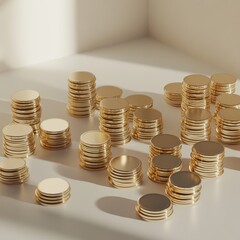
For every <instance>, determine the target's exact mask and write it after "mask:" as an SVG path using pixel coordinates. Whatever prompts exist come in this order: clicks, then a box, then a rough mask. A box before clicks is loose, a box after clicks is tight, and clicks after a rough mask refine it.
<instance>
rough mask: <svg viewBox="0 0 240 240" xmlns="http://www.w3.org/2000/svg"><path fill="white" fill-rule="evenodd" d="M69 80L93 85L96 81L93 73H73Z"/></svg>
mask: <svg viewBox="0 0 240 240" xmlns="http://www.w3.org/2000/svg"><path fill="white" fill-rule="evenodd" d="M69 80H70V81H71V82H77V83H91V82H93V81H95V80H96V77H95V75H94V74H92V73H91V72H87V71H80V72H73V73H71V74H70V76H69Z"/></svg>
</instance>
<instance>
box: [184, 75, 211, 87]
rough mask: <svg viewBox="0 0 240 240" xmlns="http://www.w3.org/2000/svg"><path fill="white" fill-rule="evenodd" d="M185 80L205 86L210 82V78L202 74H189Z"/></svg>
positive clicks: (187, 82)
mask: <svg viewBox="0 0 240 240" xmlns="http://www.w3.org/2000/svg"><path fill="white" fill-rule="evenodd" d="M183 81H184V82H185V83H186V84H188V85H192V86H204V85H209V84H210V79H209V78H208V77H207V76H204V75H201V74H192V75H188V76H186V77H185V78H184V79H183Z"/></svg>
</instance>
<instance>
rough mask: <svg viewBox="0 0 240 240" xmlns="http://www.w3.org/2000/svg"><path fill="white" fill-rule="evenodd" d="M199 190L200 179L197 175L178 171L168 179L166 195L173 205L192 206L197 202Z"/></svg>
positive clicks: (200, 186)
mask: <svg viewBox="0 0 240 240" xmlns="http://www.w3.org/2000/svg"><path fill="white" fill-rule="evenodd" d="M201 188H202V185H201V178H200V176H199V175H198V174H197V173H194V172H189V171H179V172H175V173H173V174H172V175H171V176H170V177H169V180H168V183H167V186H166V193H167V195H168V196H169V198H170V199H171V200H172V202H173V203H176V204H183V205H185V204H193V203H195V202H197V201H198V200H199V198H200V193H201Z"/></svg>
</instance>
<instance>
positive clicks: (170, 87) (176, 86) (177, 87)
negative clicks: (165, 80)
mask: <svg viewBox="0 0 240 240" xmlns="http://www.w3.org/2000/svg"><path fill="white" fill-rule="evenodd" d="M164 91H165V92H166V93H167V94H172V95H179V94H180V95H181V94H182V83H180V82H173V83H169V84H167V85H165V86H164Z"/></svg>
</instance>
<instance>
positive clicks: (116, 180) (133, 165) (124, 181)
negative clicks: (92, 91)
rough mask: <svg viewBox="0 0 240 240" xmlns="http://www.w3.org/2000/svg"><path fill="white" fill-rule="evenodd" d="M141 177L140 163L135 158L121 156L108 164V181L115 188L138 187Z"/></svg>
mask: <svg viewBox="0 0 240 240" xmlns="http://www.w3.org/2000/svg"><path fill="white" fill-rule="evenodd" d="M142 177H143V173H142V162H141V160H140V159H138V158H136V157H132V156H127V155H121V156H118V157H115V158H113V159H111V160H110V162H109V164H108V181H109V183H110V184H111V185H112V186H113V187H115V188H129V187H134V186H138V185H140V184H141V181H142Z"/></svg>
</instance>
